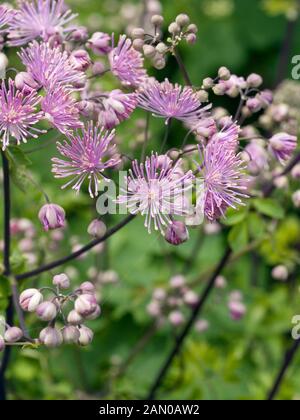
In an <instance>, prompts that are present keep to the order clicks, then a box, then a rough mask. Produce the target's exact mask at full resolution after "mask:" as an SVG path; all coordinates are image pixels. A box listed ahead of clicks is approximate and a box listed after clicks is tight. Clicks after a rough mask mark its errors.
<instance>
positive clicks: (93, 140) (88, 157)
mask: <svg viewBox="0 0 300 420" xmlns="http://www.w3.org/2000/svg"><path fill="white" fill-rule="evenodd" d="M114 136H115V133H114V131H112V132H106V131H104V129H99V127H94V126H93V124H89V125H88V126H87V128H86V129H83V130H82V134H81V135H80V134H79V133H76V134H75V135H73V134H68V135H67V137H68V140H67V141H65V142H64V143H63V144H61V143H58V145H57V148H58V151H59V152H60V153H61V155H62V156H63V157H64V159H58V158H53V159H52V162H53V169H52V172H53V173H54V174H55V177H56V178H67V177H71V178H72V179H71V180H70V181H69V182H67V184H65V185H64V186H63V188H65V187H67V186H69V185H72V184H73V186H72V188H73V189H74V190H76V191H77V192H79V190H80V188H81V186H82V184H83V182H84V181H85V180H86V179H88V181H89V193H90V196H91V197H95V196H97V195H98V183H99V181H100V180H101V179H102V178H105V175H104V171H105V170H106V169H109V168H111V167H114V166H116V165H117V164H119V163H120V159H119V158H118V157H112V156H113V153H114V151H115V145H112V144H111V143H112V141H113V139H114Z"/></svg>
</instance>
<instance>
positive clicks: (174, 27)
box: [168, 22, 180, 35]
mask: <svg viewBox="0 0 300 420" xmlns="http://www.w3.org/2000/svg"><path fill="white" fill-rule="evenodd" d="M168 31H169V32H170V34H172V35H177V34H179V33H180V26H179V25H178V24H177V23H176V22H172V23H171V24H170V25H169V27H168Z"/></svg>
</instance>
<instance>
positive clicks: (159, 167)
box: [117, 154, 193, 235]
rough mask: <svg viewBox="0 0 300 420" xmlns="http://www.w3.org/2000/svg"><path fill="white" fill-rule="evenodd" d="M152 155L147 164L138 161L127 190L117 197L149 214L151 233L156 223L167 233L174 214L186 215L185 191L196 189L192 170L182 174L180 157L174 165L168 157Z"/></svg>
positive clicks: (131, 209)
mask: <svg viewBox="0 0 300 420" xmlns="http://www.w3.org/2000/svg"><path fill="white" fill-rule="evenodd" d="M161 158H162V156H158V155H154V154H152V155H151V157H148V158H147V159H146V162H145V164H143V163H139V162H138V161H134V162H133V164H132V170H130V171H129V176H128V177H127V190H123V191H122V192H123V194H122V195H120V196H119V197H118V199H117V202H118V203H119V204H125V205H126V207H127V208H128V210H129V212H130V213H131V214H137V213H140V214H141V215H142V216H146V220H145V227H146V228H147V229H148V232H149V233H151V229H152V225H153V224H154V228H155V230H159V231H160V232H161V233H162V235H165V230H166V228H167V227H168V226H169V225H170V224H171V223H172V218H171V216H172V215H178V216H182V215H186V214H187V213H188V209H187V206H186V200H185V198H186V197H185V196H184V195H185V193H186V192H187V191H188V190H190V189H191V188H192V180H193V174H192V172H191V171H189V172H187V173H186V174H184V173H183V174H182V175H178V168H179V167H180V164H181V162H180V160H179V161H178V162H177V163H176V164H175V165H173V162H172V161H170V159H168V158H167V157H165V159H161Z"/></svg>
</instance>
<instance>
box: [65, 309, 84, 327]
mask: <svg viewBox="0 0 300 420" xmlns="http://www.w3.org/2000/svg"><path fill="white" fill-rule="evenodd" d="M67 321H68V323H69V324H71V325H80V324H81V323H82V322H83V318H82V316H81V315H79V313H78V312H76V311H75V310H74V309H73V310H72V311H71V312H70V313H69V315H68V318H67Z"/></svg>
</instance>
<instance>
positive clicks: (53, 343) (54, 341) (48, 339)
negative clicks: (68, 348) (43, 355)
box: [40, 327, 63, 348]
mask: <svg viewBox="0 0 300 420" xmlns="http://www.w3.org/2000/svg"><path fill="white" fill-rule="evenodd" d="M40 341H41V343H42V344H44V345H45V346H46V347H49V348H55V347H59V346H60V345H61V344H62V343H63V336H62V334H61V332H60V331H59V330H57V329H56V328H53V327H47V328H45V329H43V330H42V331H41V333H40Z"/></svg>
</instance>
